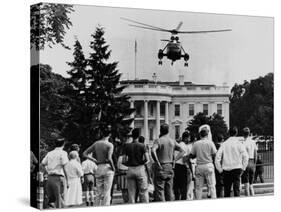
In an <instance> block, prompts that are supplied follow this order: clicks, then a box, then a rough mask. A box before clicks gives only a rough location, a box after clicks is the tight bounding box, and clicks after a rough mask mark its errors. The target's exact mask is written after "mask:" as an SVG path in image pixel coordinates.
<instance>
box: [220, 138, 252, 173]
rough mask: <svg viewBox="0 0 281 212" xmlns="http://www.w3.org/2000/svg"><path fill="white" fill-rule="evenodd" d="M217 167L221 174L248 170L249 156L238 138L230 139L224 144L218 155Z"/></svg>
mask: <svg viewBox="0 0 281 212" xmlns="http://www.w3.org/2000/svg"><path fill="white" fill-rule="evenodd" d="M215 165H216V168H217V170H218V171H219V172H222V171H223V170H226V171H230V170H233V169H243V170H245V169H246V167H247V165H248V154H247V151H246V148H245V146H244V145H243V144H242V143H241V142H240V141H239V139H238V138H237V137H230V138H228V139H227V140H226V141H225V142H224V143H222V145H221V147H220V148H219V150H218V152H217V154H216V159H215Z"/></svg>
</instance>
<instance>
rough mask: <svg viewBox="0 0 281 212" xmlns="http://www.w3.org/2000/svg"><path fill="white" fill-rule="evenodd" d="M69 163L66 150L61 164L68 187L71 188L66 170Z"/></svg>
mask: <svg viewBox="0 0 281 212" xmlns="http://www.w3.org/2000/svg"><path fill="white" fill-rule="evenodd" d="M67 163H68V156H67V153H66V152H64V153H63V154H62V156H61V164H62V169H63V173H64V176H65V181H66V187H67V188H69V184H68V177H67V172H66V169H65V166H66V164H67Z"/></svg>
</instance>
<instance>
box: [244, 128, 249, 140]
mask: <svg viewBox="0 0 281 212" xmlns="http://www.w3.org/2000/svg"><path fill="white" fill-rule="evenodd" d="M249 135H250V129H249V127H245V128H244V129H243V136H244V137H245V138H247V137H248V136H249Z"/></svg>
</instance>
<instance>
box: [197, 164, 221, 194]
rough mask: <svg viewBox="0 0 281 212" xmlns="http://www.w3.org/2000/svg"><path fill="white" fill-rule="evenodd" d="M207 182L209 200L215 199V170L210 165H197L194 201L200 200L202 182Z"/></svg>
mask: <svg viewBox="0 0 281 212" xmlns="http://www.w3.org/2000/svg"><path fill="white" fill-rule="evenodd" d="M205 180H206V182H207V186H208V189H209V191H210V195H211V198H216V197H217V195H216V177H215V168H214V165H213V164H212V163H208V164H202V165H197V166H196V169H195V193H196V199H202V189H203V186H204V182H205Z"/></svg>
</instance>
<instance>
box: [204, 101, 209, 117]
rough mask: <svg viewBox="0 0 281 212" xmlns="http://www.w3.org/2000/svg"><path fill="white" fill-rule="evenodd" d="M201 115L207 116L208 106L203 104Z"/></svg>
mask: <svg viewBox="0 0 281 212" xmlns="http://www.w3.org/2000/svg"><path fill="white" fill-rule="evenodd" d="M203 114H204V115H206V116H207V115H208V104H203Z"/></svg>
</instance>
